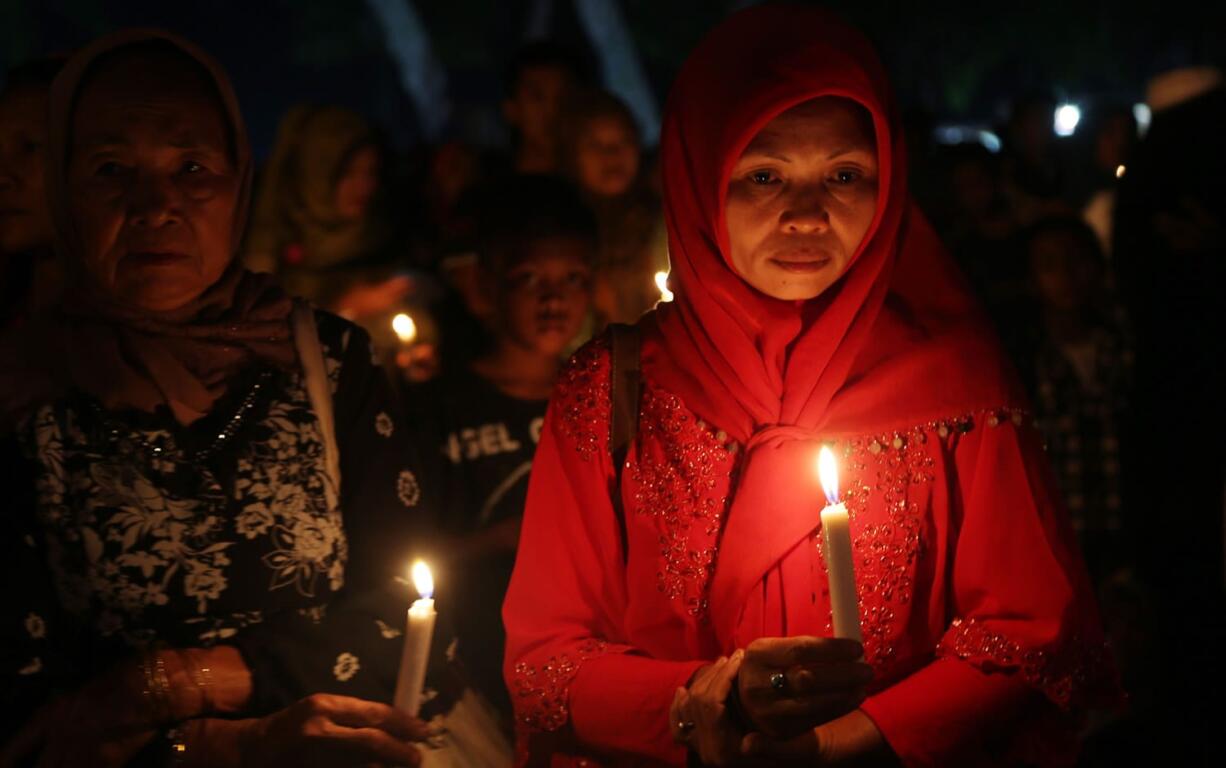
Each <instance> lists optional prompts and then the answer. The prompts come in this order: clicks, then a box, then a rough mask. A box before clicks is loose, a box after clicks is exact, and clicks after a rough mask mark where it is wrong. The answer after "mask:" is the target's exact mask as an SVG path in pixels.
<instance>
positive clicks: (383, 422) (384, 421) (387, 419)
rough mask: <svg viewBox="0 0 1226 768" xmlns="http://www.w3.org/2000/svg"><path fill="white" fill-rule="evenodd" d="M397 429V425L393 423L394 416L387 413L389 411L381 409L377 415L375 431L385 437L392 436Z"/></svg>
mask: <svg viewBox="0 0 1226 768" xmlns="http://www.w3.org/2000/svg"><path fill="white" fill-rule="evenodd" d="M395 429H396V425H395V424H393V423H392V417H391V416H388V415H387V411H379V415H378V416H376V417H375V431H376V432H378V433H379V434H380V435H382V436H383V437H391V436H392V432H394V431H395Z"/></svg>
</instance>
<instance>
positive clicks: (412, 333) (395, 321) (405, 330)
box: [392, 312, 417, 344]
mask: <svg viewBox="0 0 1226 768" xmlns="http://www.w3.org/2000/svg"><path fill="white" fill-rule="evenodd" d="M392 330H393V331H395V332H396V335H397V336H399V337H400V341H401V342H403V343H405V344H409V343H411V342H412V341H413V339H416V338H417V323H415V322H413V318H411V317H409V316H408V315H406V314H405V313H403V312H401V313H400V314H398V315H396V316H395V317H393V318H392Z"/></svg>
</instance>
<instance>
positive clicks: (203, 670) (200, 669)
mask: <svg viewBox="0 0 1226 768" xmlns="http://www.w3.org/2000/svg"><path fill="white" fill-rule="evenodd" d="M183 656H184V658H185V659H186V660H187V662H188V664H189V665H190V668H191V677H192V682H193V683H195V684H196V690H198V691H200V712H201V714H208V713H210V712H212V711H213V706H214V705H213V696H212V690H213V670H212V669H211V668H210V667H206V666H205V665H203V664H201V663H200V659H199V657H198V655H197V652H196V651H183Z"/></svg>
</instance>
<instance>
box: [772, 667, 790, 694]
mask: <svg viewBox="0 0 1226 768" xmlns="http://www.w3.org/2000/svg"><path fill="white" fill-rule="evenodd" d="M770 683H771V688H774V689H775V690H776V691H782V690H783V689H784V688H786V687H787V684H788V679H787V676H786V675H784V674H783V673H782V672H776V673H775V674H773V675H771V677H770Z"/></svg>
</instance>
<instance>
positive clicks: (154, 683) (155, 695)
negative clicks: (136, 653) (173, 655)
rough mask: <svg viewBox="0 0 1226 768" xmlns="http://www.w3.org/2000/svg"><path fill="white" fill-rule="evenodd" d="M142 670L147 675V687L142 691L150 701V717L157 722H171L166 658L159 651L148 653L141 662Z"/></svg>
mask: <svg viewBox="0 0 1226 768" xmlns="http://www.w3.org/2000/svg"><path fill="white" fill-rule="evenodd" d="M141 671H142V672H143V673H144V677H145V689H144V690H143V691H141V693H142V694H143V695H144V696H145V698H146V699H148V701H149V714H150V717H152V719H153V721H154V722H155V723H165V722H169V721H170V720H171V719H172V717H171V715H172V713H171V707H170V704H171V702H170V676H169V675H167V674H166V660H165V659H164V658H162V655H161V654H159V653H157V652H154V653H150V654H146V655H145V657H144V659H143V660H142V662H141Z"/></svg>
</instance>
